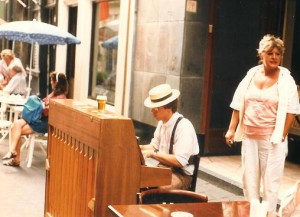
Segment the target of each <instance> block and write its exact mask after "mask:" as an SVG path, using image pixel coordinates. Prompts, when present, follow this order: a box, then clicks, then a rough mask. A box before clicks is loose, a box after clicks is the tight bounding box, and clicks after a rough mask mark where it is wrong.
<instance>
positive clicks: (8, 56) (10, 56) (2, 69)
mask: <svg viewBox="0 0 300 217" xmlns="http://www.w3.org/2000/svg"><path fill="white" fill-rule="evenodd" d="M12 66H19V67H20V68H21V70H22V73H21V74H22V75H23V76H24V77H26V71H25V69H24V67H23V64H22V62H21V60H20V59H19V58H17V57H15V54H14V52H13V51H12V50H10V49H4V50H2V51H1V60H0V80H1V83H2V85H3V86H6V85H7V84H8V82H9V81H10V79H11V77H10V75H9V68H10V67H12Z"/></svg>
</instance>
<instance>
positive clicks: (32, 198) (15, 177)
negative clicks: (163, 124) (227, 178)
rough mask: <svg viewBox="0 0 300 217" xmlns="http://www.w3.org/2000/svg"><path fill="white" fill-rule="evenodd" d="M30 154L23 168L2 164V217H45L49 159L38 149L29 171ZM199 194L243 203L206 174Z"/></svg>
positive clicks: (2, 149) (0, 150) (235, 191)
mask: <svg viewBox="0 0 300 217" xmlns="http://www.w3.org/2000/svg"><path fill="white" fill-rule="evenodd" d="M7 151H8V144H7V141H5V142H3V143H2V144H0V157H1V158H2V157H3V156H4V155H5V154H6V153H7ZM26 152H27V151H26V150H24V151H22V153H21V159H22V162H21V166H20V167H7V166H3V165H2V161H1V162H0V180H1V185H0V192H1V193H0V217H21V216H22V217H43V216H44V203H45V174H46V172H45V155H44V153H43V152H42V151H41V150H40V148H39V147H38V146H36V147H35V151H34V158H33V162H32V166H31V168H27V167H26V162H25V159H26ZM1 158H0V159H1ZM196 192H200V193H204V194H206V195H207V196H208V199H209V201H227V200H243V197H242V196H241V195H242V194H241V191H240V189H239V188H237V187H235V186H234V185H230V184H228V183H226V182H224V181H222V180H220V179H217V178H215V177H213V176H211V175H208V174H207V173H204V172H202V171H199V174H198V180H197V186H196Z"/></svg>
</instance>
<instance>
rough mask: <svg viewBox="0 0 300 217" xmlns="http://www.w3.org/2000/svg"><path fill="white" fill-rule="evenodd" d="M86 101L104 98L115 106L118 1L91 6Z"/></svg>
mask: <svg viewBox="0 0 300 217" xmlns="http://www.w3.org/2000/svg"><path fill="white" fill-rule="evenodd" d="M93 14H94V16H93V17H94V21H93V30H94V32H93V35H92V37H93V38H92V47H91V52H92V54H91V72H90V80H89V98H91V99H96V97H97V95H106V96H107V99H108V104H114V100H115V87H116V69H117V56H118V32H119V14H120V1H101V2H97V3H94V8H93Z"/></svg>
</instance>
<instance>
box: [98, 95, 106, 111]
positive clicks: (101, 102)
mask: <svg viewBox="0 0 300 217" xmlns="http://www.w3.org/2000/svg"><path fill="white" fill-rule="evenodd" d="M97 102H98V111H99V112H100V113H104V111H105V105H106V102H107V96H103V95H98V96H97Z"/></svg>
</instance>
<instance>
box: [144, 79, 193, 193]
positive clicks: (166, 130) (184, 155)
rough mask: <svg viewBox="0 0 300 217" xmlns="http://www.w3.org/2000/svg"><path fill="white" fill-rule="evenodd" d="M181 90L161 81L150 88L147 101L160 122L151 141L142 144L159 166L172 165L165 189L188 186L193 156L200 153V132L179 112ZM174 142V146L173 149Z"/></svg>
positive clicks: (146, 152)
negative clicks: (170, 176) (198, 136)
mask: <svg viewBox="0 0 300 217" xmlns="http://www.w3.org/2000/svg"><path fill="white" fill-rule="evenodd" d="M179 95H180V92H179V91H178V90H176V89H171V87H170V85H168V84H161V85H158V86H156V87H154V88H152V89H151V90H150V91H149V96H148V97H147V99H146V100H145V101H144V105H145V106H146V107H148V108H150V109H151V112H152V114H153V116H154V118H155V119H156V120H158V124H157V127H156V130H155V132H154V137H153V138H152V140H151V142H150V144H148V145H140V147H141V150H142V153H143V156H144V157H145V158H154V159H155V160H157V161H159V166H164V167H169V168H171V169H172V182H171V184H170V185H168V186H160V187H159V188H164V189H185V190H186V189H188V187H189V185H190V183H191V181H192V174H193V170H194V165H193V164H189V159H190V157H191V156H193V155H197V154H198V153H199V145H198V140H197V135H196V132H195V129H194V127H193V125H192V123H191V122H190V121H189V120H188V119H186V118H183V116H182V115H181V114H179V113H178V112H177V102H178V97H179ZM180 118H182V119H181V120H180V121H179V122H178V123H177V127H176V130H175V132H174V137H173V145H171V134H172V131H173V128H174V126H175V123H176V122H177V120H179V119H180ZM170 146H171V149H170Z"/></svg>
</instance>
